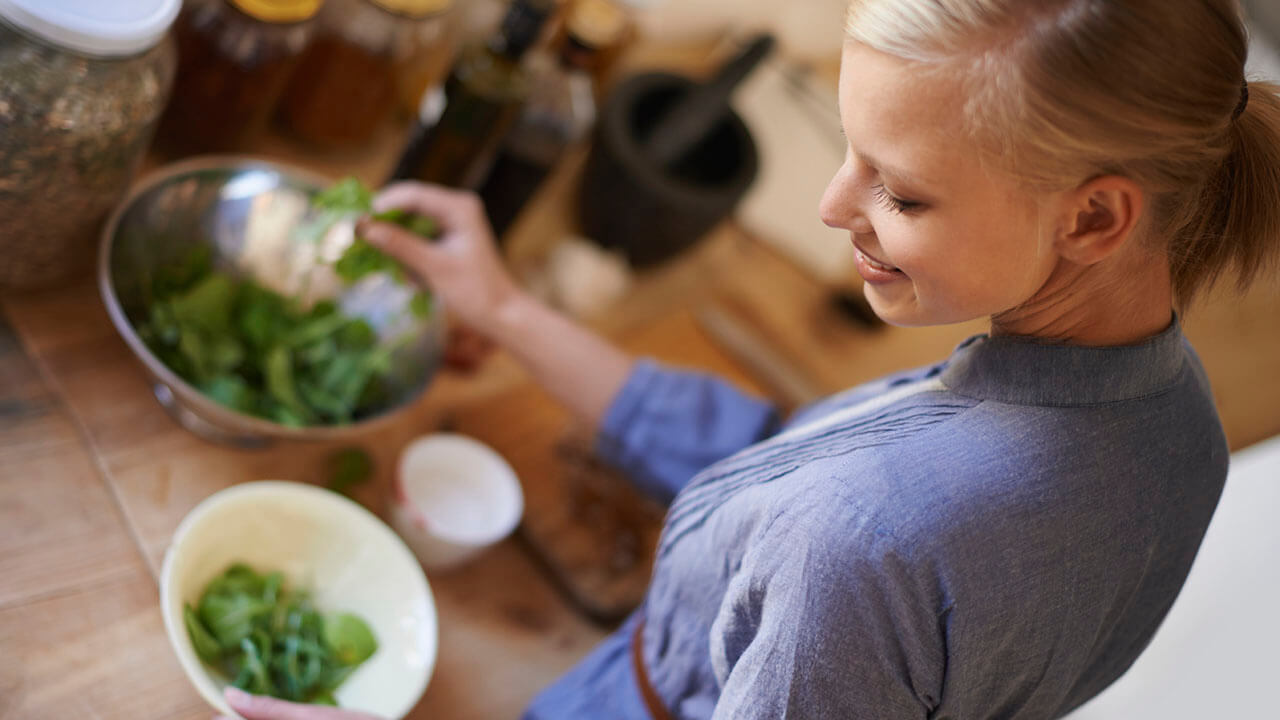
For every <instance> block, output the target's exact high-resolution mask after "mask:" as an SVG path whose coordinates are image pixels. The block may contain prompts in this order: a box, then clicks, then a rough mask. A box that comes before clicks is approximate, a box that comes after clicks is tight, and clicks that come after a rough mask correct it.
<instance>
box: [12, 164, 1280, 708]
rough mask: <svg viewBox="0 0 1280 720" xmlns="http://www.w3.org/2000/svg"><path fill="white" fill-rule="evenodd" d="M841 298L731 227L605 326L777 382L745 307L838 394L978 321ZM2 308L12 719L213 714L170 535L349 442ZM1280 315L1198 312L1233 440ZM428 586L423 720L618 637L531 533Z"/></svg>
mask: <svg viewBox="0 0 1280 720" xmlns="http://www.w3.org/2000/svg"><path fill="white" fill-rule="evenodd" d="M270 147H271V148H272V149H270V150H269V151H268V152H267V154H268V155H271V156H273V157H277V158H283V159H292V160H295V161H296V160H297V159H298V157H299V156H298V152H297V150H296V149H293V148H291V147H289V146H287V145H279V144H278V145H273V146H270ZM387 147H388V148H393V147H394V144H393V143H391V142H389V143H388V144H387ZM380 152H386V149H383V150H382V151H380ZM326 162H327V163H328V164H327V165H324V166H323V167H321V168H320V169H322V170H328V171H329V172H330V174H333V175H338V174H341V173H342V172H345V171H347V170H351V171H354V172H356V174H358V175H361V176H362V177H364V178H365V179H366V180H376V178H377V176H378V175H379V174H380V173H381V172H382V170H381V168H382V166H383V165H384V164H385V157H383V158H382V159H381V160H378V161H377V162H375V161H374V160H371V159H366V160H363V161H360V162H356V161H355V160H353V159H352V158H351V157H348V158H337V159H330V160H328V161H326ZM580 164H581V156H580V155H578V156H575V157H574V158H571V159H570V161H569V162H567V163H566V164H565V166H564V167H563V168H561V170H560V171H558V172H557V173H556V174H555V175H554V176H553V178H552V180H551V181H550V184H549V185H548V186H547V188H546V189H545V190H544V191H543V192H542V193H541V194H540V195H539V196H538V197H537V198H536V201H535V206H534V207H533V208H532V210H531V211H530V212H529V213H528V214H527V215H526V216H525V217H524V218H523V219H522V221H521V222H520V223H519V224H518V225H517V226H516V227H515V228H514V234H513V236H512V238H511V243H510V245H509V257H510V259H511V261H512V263H513V265H515V266H518V267H519V266H523V265H525V264H528V263H531V262H534V261H536V259H537V258H538V257H539V256H540V254H541V253H543V252H545V250H546V249H547V248H548V247H549V246H550V245H551V244H552V243H554V242H555V241H557V240H559V239H560V238H561V237H563V236H564V235H565V234H566V233H567V232H568V231H570V230H571V229H572V223H571V222H569V221H568V220H567V218H568V217H570V215H571V213H570V212H569V209H570V207H571V202H572V194H573V186H574V180H575V178H576V176H577V172H578V168H579V166H580ZM828 297H829V291H828V288H825V287H823V286H821V285H820V284H819V283H817V282H816V281H814V280H812V279H810V278H809V277H807V276H805V275H804V274H802V273H801V272H800V271H798V270H797V269H796V268H795V267H793V266H792V265H790V264H788V263H787V262H786V261H785V260H783V259H782V258H780V257H778V256H777V255H775V254H773V253H772V252H770V251H768V250H766V249H764V248H763V247H762V246H761V245H758V244H757V243H755V242H753V241H752V240H751V239H750V238H749V237H747V236H746V235H745V234H744V233H742V232H741V231H740V230H738V229H737V228H736V227H735V226H734V225H733V224H732V223H726V224H725V225H723V226H721V227H720V228H718V229H717V230H716V231H715V232H713V233H712V234H711V236H710V237H709V238H708V239H707V240H706V241H705V242H704V243H702V244H701V245H700V246H699V247H698V248H696V249H695V250H693V251H690V252H689V253H687V254H686V255H684V256H682V257H680V258H679V259H677V260H676V261H673V262H672V263H670V264H668V265H667V266H664V267H662V268H659V269H657V270H655V271H651V272H648V273H646V274H645V275H643V276H642V277H640V278H639V279H638V282H637V284H636V286H635V288H634V289H633V291H632V292H630V293H629V294H628V296H627V297H625V298H624V299H623V300H622V301H620V302H619V303H618V304H617V305H616V306H614V307H612V308H610V309H609V310H608V311H606V312H604V313H602V314H601V316H599V317H597V318H594V319H593V320H592V321H591V323H590V324H592V325H593V326H594V327H596V328H597V329H599V330H600V331H601V332H604V333H605V334H607V335H609V336H611V337H614V338H617V339H619V340H620V341H622V342H623V343H624V344H625V345H627V346H628V347H630V348H632V349H634V350H636V351H640V352H645V353H648V354H653V355H657V356H659V357H665V358H669V359H675V360H677V361H679V362H681V363H684V364H692V365H704V366H710V367H713V368H715V369H717V370H720V371H722V372H723V371H729V372H730V373H731V374H734V375H735V376H737V377H738V378H739V379H740V380H742V381H743V382H745V383H747V384H748V385H754V386H755V387H756V388H758V389H761V390H764V389H767V388H768V383H767V382H764V381H763V379H761V378H758V377H757V378H753V377H752V376H751V374H750V373H749V372H747V371H745V370H743V367H744V366H742V365H741V364H739V363H735V362H734V359H733V358H732V356H731V354H727V353H725V352H724V351H722V350H720V349H718V348H717V346H716V344H715V342H714V341H713V340H712V339H710V338H708V337H707V336H706V335H704V334H701V333H700V331H698V330H697V329H695V324H694V320H693V319H692V318H693V317H694V314H693V313H694V311H696V310H698V309H699V308H701V307H703V306H705V305H707V304H711V303H714V304H716V305H717V306H723V307H728V308H731V309H732V311H733V313H734V314H735V316H737V317H739V318H742V319H744V320H745V321H746V322H747V323H748V325H749V326H750V327H752V328H754V331H755V332H756V333H758V334H759V335H760V336H761V337H762V338H764V339H765V340H766V342H768V343H769V344H771V345H772V346H773V347H774V348H775V349H776V350H777V352H778V354H779V355H781V356H782V358H783V359H784V360H786V361H788V362H789V363H791V364H793V365H794V366H795V367H796V368H798V369H799V370H800V371H801V372H802V373H803V374H804V375H805V376H806V377H807V378H808V379H809V380H810V381H811V382H812V383H813V384H814V385H815V386H817V387H818V388H819V389H821V390H823V391H827V392H830V391H834V390H837V389H839V388H842V387H846V386H848V385H851V384H854V383H856V382H859V381H863V380H867V379H870V378H873V377H875V376H878V375H880V374H883V373H885V372H889V371H891V370H895V369H900V368H903V367H907V366H911V365H917V364H922V363H925V362H930V361H934V360H936V359H938V358H941V357H943V356H945V355H946V354H947V352H949V351H950V349H951V348H952V347H953V346H954V345H955V344H956V343H957V342H958V341H960V340H961V339H963V338H964V337H965V336H967V335H969V334H972V333H974V332H980V331H981V330H982V325H981V324H980V323H968V324H966V325H963V326H953V327H944V328H924V329H899V328H885V329H882V330H879V331H870V330H865V329H859V328H857V327H855V326H853V325H850V324H849V323H848V322H847V321H845V320H843V319H841V318H840V317H838V316H837V315H836V314H835V313H834V311H832V310H831V308H830V305H829V301H828ZM0 302H2V304H3V310H4V315H3V317H0V578H3V580H0V648H3V650H4V652H3V653H2V654H0V718H4V719H7V718H15V719H16V718H70V717H83V718H120V719H121V720H139V719H143V718H165V719H178V720H186V719H188V718H192V719H194V718H208V717H209V716H210V715H211V714H212V712H211V710H210V709H209V708H208V707H207V706H206V705H205V704H204V702H203V701H202V700H201V699H200V698H199V697H198V696H197V695H196V693H195V691H194V689H193V688H192V687H191V686H190V685H189V683H188V682H187V681H186V679H185V678H184V677H183V674H182V671H181V670H180V668H179V666H178V663H177V661H176V659H175V658H174V655H173V653H172V652H171V650H170V649H169V646H168V641H167V639H166V638H165V635H164V630H163V627H162V622H161V617H160V612H159V608H158V594H157V588H156V576H157V572H158V569H159V566H160V562H161V559H162V557H163V553H164V550H165V548H166V546H167V544H168V542H169V538H170V535H171V533H172V532H173V530H174V528H175V527H176V525H177V523H178V522H179V520H180V519H181V518H182V517H183V516H184V514H185V513H186V512H188V511H189V510H190V509H191V508H192V507H193V506H194V505H195V504H196V503H198V502H199V501H200V500H202V499H203V498H205V497H207V496H208V495H209V494H211V493H213V492H216V491H217V490H220V489H222V488H225V487H227V486H230V485H232V484H235V483H239V482H244V481H249V480H255V479H268V478H282V479H290V480H298V481H303V482H321V477H322V468H323V466H324V458H325V456H326V454H327V453H328V452H329V451H331V450H332V446H326V445H321V444H295V443H281V444H278V445H275V446H272V447H271V448H268V449H266V450H260V451H239V450H234V449H229V448H226V447H220V446H215V445H211V444H208V443H206V442H204V441H202V440H199V439H197V438H195V437H194V436H192V435H190V434H189V433H187V432H186V431H185V430H182V429H181V428H179V427H178V426H177V425H176V424H175V423H174V422H172V421H171V420H170V418H169V417H168V415H166V414H165V412H164V411H163V410H162V409H161V408H160V406H159V405H158V404H157V403H156V402H155V401H154V399H153V398H152V397H151V394H150V392H151V390H150V386H149V384H148V381H147V379H146V377H145V376H144V374H143V372H142V369H141V367H140V365H139V364H138V363H137V362H136V361H135V360H134V358H133V357H132V355H131V354H130V352H129V350H128V349H127V347H126V346H125V345H124V343H123V342H122V341H121V340H120V338H119V337H118V335H117V334H116V332H115V330H114V329H113V327H112V326H111V323H110V321H109V320H108V318H107V315H106V312H105V310H104V309H103V307H102V304H101V302H100V300H99V297H98V294H97V289H96V287H95V285H94V283H93V281H92V280H91V279H90V278H83V279H81V280H79V281H77V282H75V283H73V284H71V285H70V286H68V287H65V288H60V289H57V290H53V291H47V292H43V293H38V294H30V295H23V296H10V297H4V298H0ZM1278 315H1280V279H1276V280H1273V281H1268V282H1267V283H1264V284H1262V285H1260V286H1259V287H1258V288H1257V289H1255V291H1254V292H1252V293H1251V294H1249V295H1247V296H1245V297H1243V298H1241V299H1234V298H1231V297H1229V296H1226V295H1222V296H1217V297H1215V298H1214V299H1212V300H1211V302H1209V303H1208V304H1206V305H1205V306H1204V307H1203V308H1201V309H1200V310H1198V311H1197V312H1195V313H1193V314H1192V315H1190V316H1189V317H1188V318H1187V322H1186V325H1187V329H1188V334H1189V335H1190V336H1191V337H1192V339H1193V340H1194V341H1195V342H1196V343H1197V347H1198V349H1199V351H1200V352H1201V354H1202V356H1203V358H1204V360H1205V364H1206V366H1207V367H1208V370H1209V374H1210V378H1211V380H1212V381H1213V383H1214V387H1215V392H1216V394H1217V399H1218V402H1219V408H1220V411H1221V413H1222V416H1223V419H1224V423H1225V425H1226V428H1227V432H1228V436H1229V439H1230V440H1231V443H1232V446H1233V447H1240V446H1243V445H1246V444H1249V443H1252V442H1255V441H1257V440H1260V439H1262V438H1265V437H1268V436H1270V435H1274V434H1277V433H1280V412H1277V411H1276V410H1275V408H1277V407H1280V381H1278V380H1277V379H1276V376H1275V371H1276V369H1277V368H1280V333H1277V332H1276V327H1277V325H1276V322H1277V321H1276V318H1277V316H1278ZM734 365H737V371H734V369H733V367H732V366H734ZM525 384H526V379H525V376H524V375H523V373H522V371H521V370H520V369H519V368H518V367H517V366H516V365H515V364H514V362H513V361H512V360H511V359H510V358H508V357H506V356H505V355H499V356H497V357H495V358H493V359H492V360H491V361H490V362H489V363H488V364H487V365H486V366H485V367H484V368H483V369H482V371H481V372H480V373H478V374H476V375H474V376H469V377H460V376H457V375H448V374H445V375H442V376H440V377H439V378H438V379H437V380H436V381H435V382H433V384H432V386H431V388H430V390H429V392H428V393H427V395H426V396H425V397H424V398H423V400H422V401H421V402H420V403H418V404H417V405H416V406H414V407H412V408H410V409H409V410H407V411H406V412H404V414H403V415H402V416H401V417H400V418H399V420H398V421H397V422H396V423H394V424H392V425H390V426H387V427H384V428H382V429H380V430H379V431H378V432H377V433H376V434H372V433H371V434H369V435H368V436H367V437H361V438H359V442H360V444H362V445H364V446H365V447H367V448H369V449H370V450H371V452H372V454H373V455H374V457H375V461H376V463H377V473H376V477H375V479H374V480H373V481H372V482H371V483H369V484H368V485H366V486H363V487H361V488H359V489H358V490H357V497H358V499H359V500H361V501H362V502H364V503H365V504H366V505H368V506H369V507H371V508H372V509H374V510H375V511H378V512H381V511H382V510H383V504H384V501H385V498H386V497H387V487H388V485H389V482H390V472H389V468H390V467H391V466H392V465H393V462H394V458H395V457H396V455H397V453H398V451H399V449H400V448H402V447H403V446H404V444H405V443H406V442H407V441H408V440H409V439H411V438H412V437H415V436H417V435H419V434H422V433H425V432H430V431H432V430H433V429H435V428H437V427H438V426H439V425H440V424H441V423H442V422H444V421H446V420H447V419H449V418H452V417H454V416H455V415H457V414H458V413H465V412H466V411H467V409H468V408H476V407H481V406H493V405H494V403H495V402H498V404H499V405H500V404H501V403H500V400H501V398H503V397H504V396H505V395H506V394H508V393H526V394H527V392H528V390H527V389H526V388H524V387H523V386H524V385H525ZM485 425H486V424H485V423H476V422H471V423H469V424H468V425H467V428H468V431H470V432H473V433H474V434H476V435H477V436H479V437H480V439H482V440H487V441H490V442H491V443H492V444H494V445H495V446H498V447H506V448H508V449H507V450H505V452H507V453H508V455H509V456H512V455H516V454H519V455H521V456H522V457H523V456H525V455H527V456H528V457H529V458H534V459H533V460H527V459H522V460H520V463H521V464H524V465H525V466H526V468H527V466H528V463H530V462H537V460H536V458H537V457H539V456H540V455H545V452H541V450H540V448H539V447H529V446H527V445H528V443H534V444H537V443H545V442H547V440H546V439H545V438H543V439H533V440H521V439H520V438H518V437H511V436H510V434H507V435H503V433H502V428H503V424H502V422H501V420H500V419H495V422H493V423H488V425H489V426H490V428H491V429H489V430H486V429H485ZM521 442H525V443H526V446H525V447H523V448H522V447H521V446H520V445H519V443H521ZM513 443H514V444H513ZM511 448H515V449H511ZM543 449H545V448H543ZM526 451H527V452H526ZM517 469H519V470H521V471H522V474H523V473H524V469H522V468H521V467H520V466H519V464H518V467H517ZM527 491H528V488H527ZM430 582H431V585H432V589H433V592H434V594H435V599H436V602H437V606H438V610H439V617H440V628H441V632H440V648H439V656H438V662H437V666H436V670H435V674H434V676H433V678H432V681H431V684H430V686H429V688H428V690H427V692H426V695H425V696H424V698H423V700H422V702H421V703H420V704H419V706H418V708H417V709H416V710H415V711H414V712H413V714H412V715H411V716H410V717H412V718H424V719H425V718H460V719H468V718H512V717H516V716H517V715H518V714H519V712H520V710H521V709H523V707H524V706H525V705H526V703H527V702H528V700H529V699H530V698H531V697H532V695H533V694H534V693H535V692H536V691H537V690H538V689H539V688H541V687H543V686H544V685H546V684H547V683H549V682H550V681H552V680H553V679H554V678H556V677H557V676H558V675H560V674H561V673H562V672H563V671H564V670H566V669H567V668H568V667H570V666H571V665H572V664H573V663H574V662H576V661H577V660H578V659H579V658H580V657H581V656H582V655H584V654H585V653H586V652H587V651H588V650H589V649H590V648H591V647H592V645H593V644H594V643H596V642H597V641H598V640H599V639H600V638H601V637H603V634H604V632H605V630H603V629H602V628H600V627H598V626H596V625H594V624H592V623H591V622H590V621H588V620H587V619H586V618H584V617H583V616H582V615H580V614H579V613H577V612H575V610H574V609H573V608H572V607H571V606H570V605H569V604H567V603H566V602H565V600H564V599H563V598H562V597H561V596H560V595H558V594H557V592H556V591H555V590H554V589H553V587H552V586H551V584H550V583H549V582H548V580H547V578H546V577H544V575H543V574H542V573H541V572H540V570H539V569H538V567H537V566H536V565H535V563H533V562H532V561H531V559H530V557H529V555H528V553H527V550H526V549H525V548H524V547H522V546H521V544H519V543H518V542H516V541H514V540H510V541H507V542H504V543H502V544H500V545H499V546H497V547H496V548H494V549H493V550H492V551H490V552H488V553H487V554H485V555H483V556H482V557H481V558H479V559H478V560H477V561H476V562H474V563H473V564H471V565H469V566H467V567H465V568H463V569H461V570H459V571H457V572H454V573H451V574H447V575H439V576H436V575H432V576H430Z"/></svg>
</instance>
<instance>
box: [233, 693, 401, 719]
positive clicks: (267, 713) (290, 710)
mask: <svg viewBox="0 0 1280 720" xmlns="http://www.w3.org/2000/svg"><path fill="white" fill-rule="evenodd" d="M222 696H223V697H224V698H226V699H227V704H229V705H230V706H231V709H232V710H235V711H236V712H237V713H240V715H241V716H242V717H244V718H245V719H246V720H379V719H378V718H376V717H374V716H372V715H366V714H365V713H359V712H353V711H351V710H343V709H341V708H335V707H326V706H323V705H300V704H298V703H291V702H287V701H285V700H277V699H276V698H273V697H267V696H265V695H250V694H249V693H247V692H244V691H243V690H240V689H237V688H234V687H229V688H227V689H226V690H225V691H223V693H222ZM217 720H231V718H227V717H225V716H219V717H218V718H217Z"/></svg>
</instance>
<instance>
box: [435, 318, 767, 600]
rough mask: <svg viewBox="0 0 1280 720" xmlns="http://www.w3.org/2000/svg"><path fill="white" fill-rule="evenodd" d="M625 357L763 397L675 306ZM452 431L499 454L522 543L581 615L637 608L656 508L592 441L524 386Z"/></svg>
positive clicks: (470, 413) (465, 416) (635, 338)
mask: <svg viewBox="0 0 1280 720" xmlns="http://www.w3.org/2000/svg"><path fill="white" fill-rule="evenodd" d="M621 344H622V345H623V346H624V347H625V348H626V349H628V350H629V351H631V352H634V353H636V354H640V355H648V356H652V357H655V358H657V359H658V360H660V361H662V362H664V363H668V364H671V365H676V366H683V367H688V368H697V369H702V370H706V371H708V372H712V373H715V374H717V375H720V376H722V377H725V378H728V379H729V380H731V381H733V382H735V383H737V384H738V385H739V386H740V387H742V388H744V389H745V390H747V391H748V392H752V393H755V394H757V395H765V392H764V391H763V389H762V386H761V385H760V384H759V383H758V382H757V381H756V380H754V379H752V378H751V377H749V376H748V375H747V373H746V371H745V370H744V369H743V368H742V367H741V366H739V365H738V364H737V363H735V362H734V361H733V360H732V359H731V358H730V357H729V356H728V355H727V354H726V353H725V352H724V351H723V350H721V349H720V348H718V347H717V346H716V344H715V343H714V342H713V341H712V340H711V339H710V338H709V337H708V336H707V335H706V334H705V333H704V332H703V330H702V329H701V327H700V326H699V324H698V322H697V321H696V319H695V316H694V314H693V313H692V312H690V311H688V310H680V311H677V312H675V313H673V314H671V315H668V316H666V317H664V318H662V319H661V320H659V321H657V322H655V323H653V324H651V325H649V326H647V327H644V328H642V329H641V330H639V331H637V332H634V333H632V334H630V335H628V336H626V337H624V338H623V339H622V342H621ZM453 422H454V425H455V429H456V430H457V431H458V432H463V433H466V434H469V435H472V436H474V437H476V438H478V439H480V440H482V441H484V442H486V443H488V444H490V445H491V446H493V448H494V449H496V450H497V451H498V452H500V453H502V455H503V457H505V458H506V459H507V460H508V462H510V463H511V465H512V467H514V468H515V470H516V473H517V474H518V475H519V476H520V481H521V484H522V485H523V487H524V493H525V513H524V519H523V521H522V523H521V527H520V531H519V533H520V537H521V540H522V541H523V542H524V543H526V545H527V546H528V548H529V549H530V551H531V552H532V554H533V555H534V556H535V558H537V559H538V561H539V562H540V564H541V565H542V566H543V568H544V569H545V570H546V571H547V572H548V574H549V575H550V577H551V578H552V580H553V582H555V584H556V585H557V586H558V587H559V589H560V590H561V591H562V592H563V593H564V594H565V596H566V597H567V599H568V600H569V601H570V602H572V603H573V604H574V605H575V606H576V607H578V609H579V610H581V611H582V612H583V613H584V614H585V615H587V616H588V617H590V618H591V619H593V620H595V621H597V622H599V623H601V624H612V623H615V622H617V621H619V620H621V619H622V618H624V617H625V616H626V615H627V613H629V612H630V611H631V610H632V609H634V608H635V607H636V605H637V604H638V603H639V602H640V600H641V599H642V598H643V596H644V591H645V588H646V587H647V585H648V583H649V576H650V574H651V572H652V569H653V554H654V548H655V547H656V546H657V542H658V534H659V531H660V529H661V527H662V518H663V514H664V512H665V510H664V508H662V507H661V506H659V505H658V504H657V503H655V502H653V501H652V500H649V499H648V498H646V497H644V496H642V495H641V494H640V493H639V492H637V491H636V490H635V489H634V488H633V487H632V486H631V485H630V483H628V482H627V480H626V478H625V477H624V476H622V475H621V474H620V473H618V472H617V471H616V470H614V469H612V468H610V467H608V466H606V465H605V464H604V463H602V462H601V461H599V460H598V459H597V458H595V457H594V455H593V454H592V452H591V438H589V437H587V435H586V433H585V432H584V431H583V430H582V429H581V428H580V427H578V426H577V425H576V424H575V422H574V421H573V419H572V418H571V417H570V416H569V415H568V413H567V412H566V411H565V410H564V409H563V408H561V407H560V406H559V405H558V404H557V403H556V402H555V401H554V400H552V399H551V397H550V396H548V395H547V394H546V393H544V392H543V391H542V390H541V389H540V388H539V387H537V386H536V385H534V384H533V383H532V382H530V383H527V384H525V385H523V386H520V387H518V388H516V389H514V390H512V391H510V392H507V393H505V394H503V395H501V396H498V397H496V398H494V399H492V400H489V401H486V402H485V403H483V404H479V405H475V406H472V407H469V408H467V409H465V410H463V411H460V412H459V413H458V414H457V415H456V416H455V417H454V419H453Z"/></svg>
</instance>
